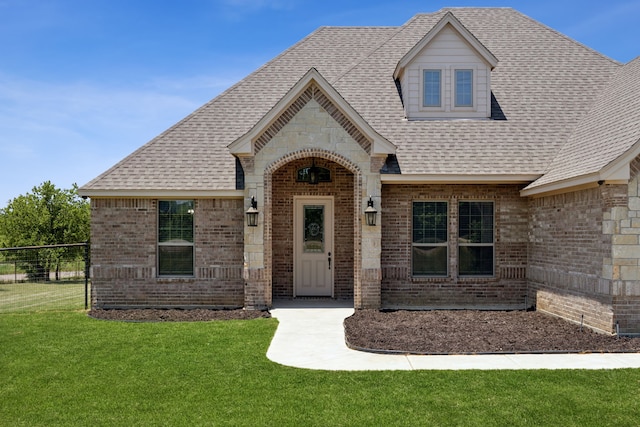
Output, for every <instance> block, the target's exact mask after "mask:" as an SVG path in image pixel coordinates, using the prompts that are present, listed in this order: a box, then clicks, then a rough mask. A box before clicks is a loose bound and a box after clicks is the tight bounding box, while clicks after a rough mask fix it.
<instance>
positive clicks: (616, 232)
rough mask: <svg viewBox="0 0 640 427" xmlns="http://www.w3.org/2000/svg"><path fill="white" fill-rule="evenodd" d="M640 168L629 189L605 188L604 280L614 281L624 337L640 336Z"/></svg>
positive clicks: (615, 310) (617, 317)
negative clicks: (607, 247) (607, 203)
mask: <svg viewBox="0 0 640 427" xmlns="http://www.w3.org/2000/svg"><path fill="white" fill-rule="evenodd" d="M639 168H640V158H637V159H636V160H635V161H634V162H632V166H631V169H632V173H633V175H632V176H633V177H632V179H631V180H630V181H629V184H628V186H623V185H619V186H605V187H606V189H607V195H608V196H609V199H611V200H612V203H611V205H612V206H611V207H610V209H609V210H608V211H606V212H605V213H604V220H603V224H602V228H603V230H602V231H603V235H604V236H603V237H605V238H610V239H611V258H608V259H605V260H604V263H603V272H602V277H603V279H608V280H610V281H611V282H610V283H611V294H612V296H613V315H614V322H615V324H614V328H615V327H616V326H617V329H618V330H619V331H620V332H621V333H640V174H639V173H638V169H639ZM603 192H604V191H603ZM621 201H622V202H624V203H620V202H621Z"/></svg>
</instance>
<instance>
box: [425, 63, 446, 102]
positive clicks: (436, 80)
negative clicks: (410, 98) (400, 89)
mask: <svg viewBox="0 0 640 427" xmlns="http://www.w3.org/2000/svg"><path fill="white" fill-rule="evenodd" d="M423 79H424V94H423V100H422V106H423V107H440V106H442V71H441V70H424V72H423Z"/></svg>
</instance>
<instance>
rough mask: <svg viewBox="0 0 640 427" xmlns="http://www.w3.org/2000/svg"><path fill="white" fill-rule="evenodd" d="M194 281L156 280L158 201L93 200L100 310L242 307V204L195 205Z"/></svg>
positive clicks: (94, 274) (94, 278)
mask: <svg viewBox="0 0 640 427" xmlns="http://www.w3.org/2000/svg"><path fill="white" fill-rule="evenodd" d="M194 220H195V251H196V252H195V275H194V277H181V278H162V277H157V269H156V262H157V260H156V251H157V221H158V219H157V200H155V199H100V198H92V199H91V294H92V306H93V307H96V308H132V307H156V308H168V307H184V308H188V307H219V308H222V307H242V305H243V303H244V282H243V279H242V253H243V241H242V237H243V220H244V213H243V201H242V200H231V199H200V200H196V201H195V218H194Z"/></svg>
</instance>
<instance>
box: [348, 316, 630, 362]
mask: <svg viewBox="0 0 640 427" xmlns="http://www.w3.org/2000/svg"><path fill="white" fill-rule="evenodd" d="M344 326H345V336H346V340H347V344H348V345H349V346H350V347H352V348H356V349H360V350H369V351H378V352H397V353H411V354H478V353H554V352H560V353H613V352H640V338H630V337H617V336H614V335H608V334H604V333H599V332H594V331H593V330H591V329H588V328H586V327H583V328H581V327H580V325H577V324H574V323H571V322H568V321H566V320H563V319H560V318H557V317H553V316H551V315H548V314H545V313H541V312H537V311H476V310H435V311H402V310H399V311H388V312H384V311H379V310H358V311H356V313H355V314H353V315H352V316H351V317H348V318H347V319H345V322H344Z"/></svg>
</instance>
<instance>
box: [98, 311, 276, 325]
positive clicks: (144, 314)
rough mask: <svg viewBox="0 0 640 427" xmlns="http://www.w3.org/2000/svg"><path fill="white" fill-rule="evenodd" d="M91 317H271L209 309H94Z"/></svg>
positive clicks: (162, 319) (167, 319)
mask: <svg viewBox="0 0 640 427" xmlns="http://www.w3.org/2000/svg"><path fill="white" fill-rule="evenodd" d="M89 316H91V317H93V318H96V319H105V320H121V321H128V322H204V321H209V320H248V319H257V318H260V317H271V314H270V313H269V312H268V311H258V310H242V309H237V310H208V309H200V308H199V309H190V310H179V309H166V310H164V309H150V308H145V309H126V310H115V309H112V310H102V309H92V310H90V311H89Z"/></svg>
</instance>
